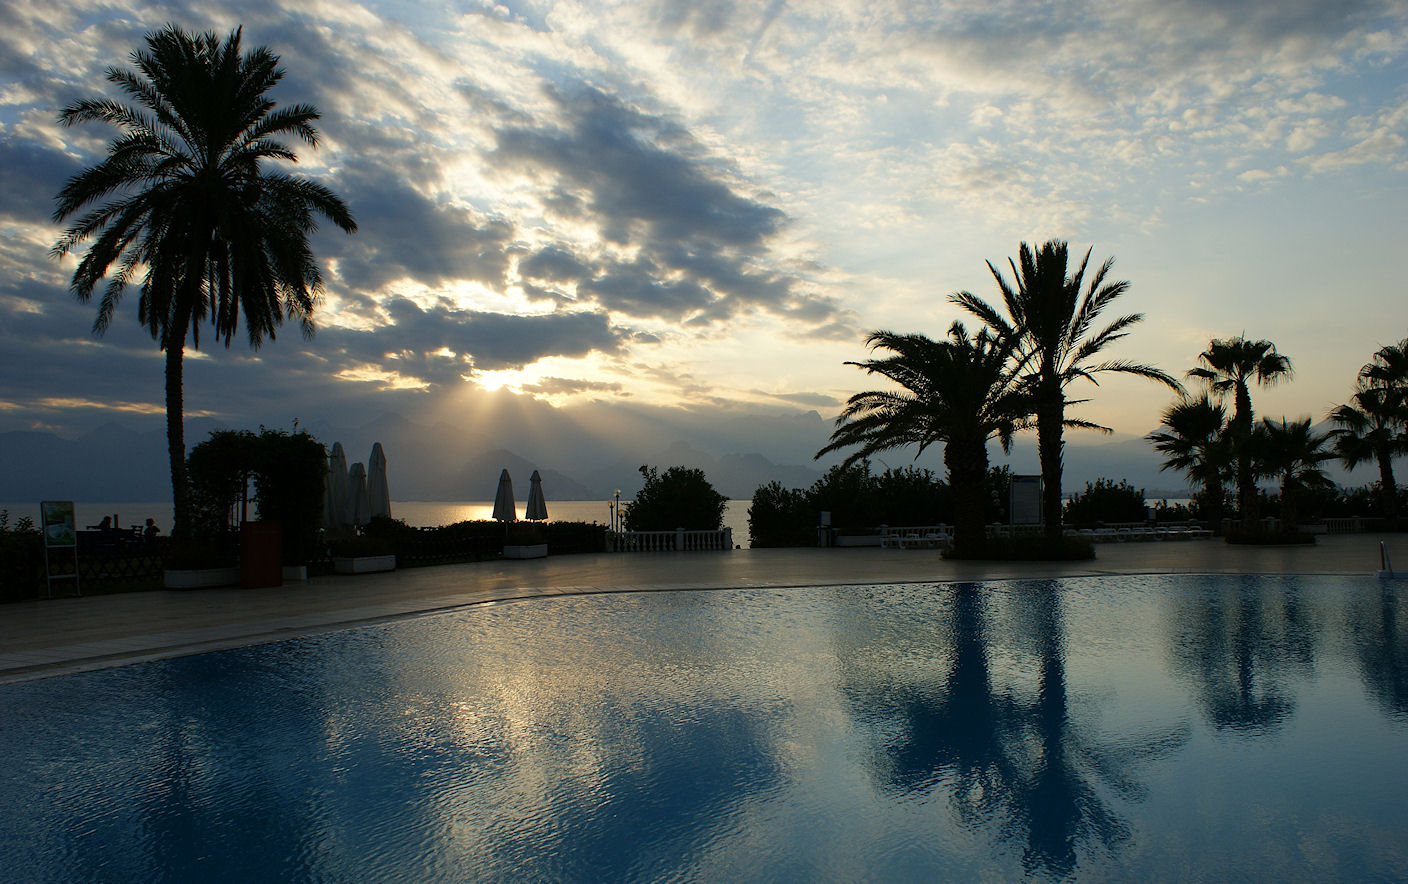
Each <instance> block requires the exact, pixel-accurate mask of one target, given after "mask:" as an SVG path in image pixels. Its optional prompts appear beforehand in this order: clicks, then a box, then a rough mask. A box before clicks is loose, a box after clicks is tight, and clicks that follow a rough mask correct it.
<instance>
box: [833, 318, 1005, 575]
mask: <svg viewBox="0 0 1408 884" xmlns="http://www.w3.org/2000/svg"><path fill="white" fill-rule="evenodd" d="M866 345H867V346H868V347H870V349H871V350H872V351H873V350H888V351H890V352H892V353H893V354H895V355H893V356H888V357H885V358H883V359H867V360H865V361H864V362H848V363H846V364H847V365H855V366H857V367H859V368H863V369H865V371H866V372H868V373H870V374H878V375H881V376H883V377H886V378H888V379H890V380H892V381H894V382H895V383H897V384H898V385H899V386H900V389H899V390H871V391H867V392H863V393H857V394H855V395H854V396H852V397H851V398H850V399H849V400H847V402H846V407H845V409H844V410H843V411H842V412H841V415H840V417H838V418H837V419H836V429H835V431H834V432H832V434H831V440H830V442H829V443H828V444H827V445H826V447H825V448H822V449H821V450H820V451H818V452H817V453H816V456H817V457H821V456H822V455H823V454H826V453H827V452H830V451H836V450H839V449H842V448H852V447H854V448H855V449H856V450H855V451H853V452H852V453H851V454H850V455H849V456H847V458H846V460H845V465H849V464H852V463H855V462H857V461H860V460H863V459H865V458H868V457H870V456H871V455H872V454H875V453H877V452H880V451H887V450H889V449H893V448H904V447H906V446H909V445H915V446H917V447H918V451H917V452H916V453H915V457H916V458H917V457H918V456H919V455H920V454H922V453H923V452H924V449H926V448H928V447H929V446H930V445H933V444H935V443H939V442H941V443H943V445H944V466H945V467H946V468H947V469H948V481H949V485H950V487H951V488H952V489H953V496H954V506H955V510H956V511H957V514H956V515H955V517H954V547H955V551H956V552H957V553H958V554H959V555H972V554H975V553H976V552H977V551H978V550H979V549H980V548H981V547H982V544H983V535H984V529H983V505H984V493H985V492H984V488H985V485H986V482H987V472H988V450H987V442H988V440H989V439H991V438H993V437H994V436H996V437H997V438H998V440H999V441H1000V442H1001V444H1002V447H1003V450H1004V451H1006V450H1009V448H1010V446H1011V443H1012V434H1013V433H1014V432H1016V431H1017V430H1019V429H1022V428H1023V427H1025V426H1026V421H1027V416H1028V415H1029V414H1030V413H1031V400H1030V396H1029V395H1028V394H1027V393H1026V392H1025V391H1024V390H1023V389H1022V387H1021V385H1020V384H1019V382H1018V378H1019V374H1020V370H1021V368H1022V366H1023V362H1022V361H1021V360H1015V361H1014V360H1013V358H1012V350H1011V346H1010V343H1009V342H1008V341H1005V340H1003V339H1000V338H998V337H996V336H995V335H993V334H992V332H991V331H990V330H989V329H986V328H985V329H982V330H981V331H978V332H977V333H975V334H973V335H972V336H970V335H969V334H968V331H967V329H965V328H964V327H963V323H961V322H955V323H954V324H953V325H952V326H951V327H950V328H949V331H948V337H947V338H946V339H944V340H941V341H935V340H932V339H930V338H928V337H925V336H924V335H918V334H909V335H901V334H896V333H894V332H888V331H877V332H875V333H873V334H871V336H870V337H869V339H868V340H867V341H866Z"/></svg>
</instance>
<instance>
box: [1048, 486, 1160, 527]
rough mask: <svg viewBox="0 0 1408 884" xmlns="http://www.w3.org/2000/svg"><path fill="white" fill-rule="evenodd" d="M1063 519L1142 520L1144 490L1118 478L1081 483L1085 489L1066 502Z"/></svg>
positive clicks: (1084, 521) (1081, 521)
mask: <svg viewBox="0 0 1408 884" xmlns="http://www.w3.org/2000/svg"><path fill="white" fill-rule="evenodd" d="M1065 515H1066V520H1067V521H1069V522H1071V523H1073V524H1077V525H1089V526H1092V527H1093V526H1094V525H1095V524H1096V523H1098V522H1143V521H1144V520H1145V519H1146V518H1147V515H1148V513H1147V511H1146V509H1145V506H1144V489H1143V488H1135V487H1134V486H1133V485H1131V484H1129V482H1128V481H1126V480H1124V479H1121V480H1120V481H1119V482H1118V483H1116V482H1115V481H1114V480H1113V479H1096V480H1095V483H1094V484H1091V483H1090V482H1086V483H1085V490H1084V491H1081V492H1077V493H1076V494H1074V495H1072V496H1071V499H1070V500H1068V501H1066V513H1065Z"/></svg>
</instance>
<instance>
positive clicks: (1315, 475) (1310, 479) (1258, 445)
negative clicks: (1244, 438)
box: [1252, 417, 1334, 532]
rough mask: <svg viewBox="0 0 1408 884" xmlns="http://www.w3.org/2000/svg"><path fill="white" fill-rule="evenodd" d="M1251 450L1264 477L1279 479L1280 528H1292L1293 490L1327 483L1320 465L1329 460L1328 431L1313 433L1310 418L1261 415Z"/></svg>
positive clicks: (1317, 486)
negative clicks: (1276, 418)
mask: <svg viewBox="0 0 1408 884" xmlns="http://www.w3.org/2000/svg"><path fill="white" fill-rule="evenodd" d="M1255 436H1256V438H1255V440H1254V441H1253V444H1252V450H1253V453H1254V454H1255V455H1257V460H1258V461H1259V466H1260V469H1259V470H1258V472H1260V473H1261V474H1262V475H1264V476H1266V477H1268V478H1279V479H1280V480H1281V529H1282V530H1283V531H1290V532H1293V531H1295V530H1296V524H1297V523H1296V515H1297V513H1296V493H1297V492H1298V491H1300V490H1301V489H1303V488H1320V487H1324V486H1326V485H1329V484H1330V480H1329V477H1327V476H1326V475H1325V471H1324V470H1322V469H1320V465H1321V464H1322V463H1324V462H1325V461H1327V460H1333V459H1334V454H1332V453H1331V452H1330V451H1328V450H1326V447H1325V446H1326V442H1327V441H1328V440H1329V434H1328V433H1314V432H1311V429H1310V418H1308V417H1307V418H1302V419H1301V420H1298V421H1287V420H1286V419H1285V418H1282V419H1281V420H1279V421H1273V420H1272V419H1271V418H1262V421H1261V424H1260V425H1259V426H1258V427H1257V429H1256V434H1255Z"/></svg>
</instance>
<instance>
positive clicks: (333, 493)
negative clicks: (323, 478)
mask: <svg viewBox="0 0 1408 884" xmlns="http://www.w3.org/2000/svg"><path fill="white" fill-rule="evenodd" d="M347 489H348V475H347V453H346V452H345V451H343V450H342V443H341V442H334V443H332V454H330V455H329V456H328V481H327V494H326V495H325V497H324V503H323V505H324V507H325V509H326V512H325V513H323V521H324V522H325V523H326V524H327V526H328V527H329V528H331V529H333V530H336V529H338V528H343V527H346V526H348V525H351V524H352V512H351V509H350V507H349V506H348V504H349V503H351V498H349V497H348V495H347Z"/></svg>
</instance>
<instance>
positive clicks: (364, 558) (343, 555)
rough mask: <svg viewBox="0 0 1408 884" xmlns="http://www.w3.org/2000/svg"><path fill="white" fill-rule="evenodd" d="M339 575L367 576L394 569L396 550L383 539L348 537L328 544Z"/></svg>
mask: <svg viewBox="0 0 1408 884" xmlns="http://www.w3.org/2000/svg"><path fill="white" fill-rule="evenodd" d="M328 546H329V547H330V549H331V551H332V567H333V570H334V571H336V572H337V573H339V574H369V573H371V572H373V571H393V570H395V569H396V550H395V547H394V546H392V544H391V541H389V540H387V539H386V538H384V537H366V536H361V537H348V538H343V539H339V540H334V541H332V542H331V543H329V544H328Z"/></svg>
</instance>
